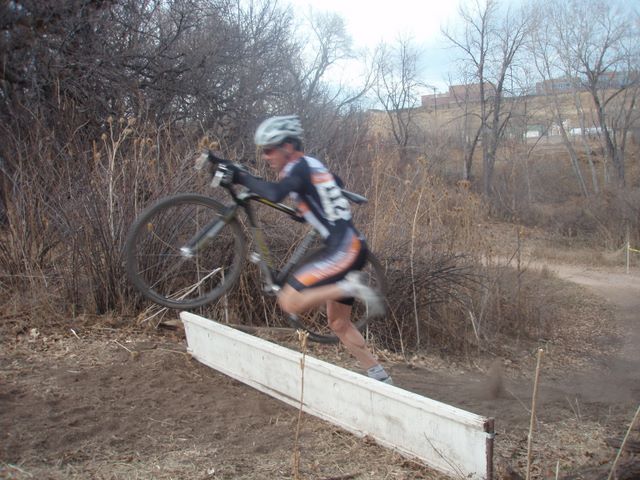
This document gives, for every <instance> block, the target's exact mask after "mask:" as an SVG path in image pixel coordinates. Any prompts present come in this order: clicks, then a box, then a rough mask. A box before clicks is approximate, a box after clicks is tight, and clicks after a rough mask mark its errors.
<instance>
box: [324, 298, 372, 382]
mask: <svg viewBox="0 0 640 480" xmlns="http://www.w3.org/2000/svg"><path fill="white" fill-rule="evenodd" d="M327 318H328V320H329V327H330V328H331V330H333V332H334V333H335V334H336V336H337V337H338V338H339V339H340V341H341V342H342V344H343V345H344V346H345V348H346V349H347V350H348V351H349V353H351V355H353V356H354V357H355V358H356V360H358V362H360V365H361V367H362V368H364V369H365V370H368V369H369V368H371V367H373V366H374V365H377V364H378V361H377V360H376V358H375V357H374V356H373V354H372V353H371V351H370V350H369V349H368V348H367V345H366V342H365V340H364V337H363V336H362V334H361V333H360V332H359V331H358V329H357V328H356V327H354V326H353V323H351V306H350V305H345V304H344V303H338V302H335V301H328V302H327Z"/></svg>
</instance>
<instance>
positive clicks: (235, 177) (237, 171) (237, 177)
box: [225, 163, 248, 183]
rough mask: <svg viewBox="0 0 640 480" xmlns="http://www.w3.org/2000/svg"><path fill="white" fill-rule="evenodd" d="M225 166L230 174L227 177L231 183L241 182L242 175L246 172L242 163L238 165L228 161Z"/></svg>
mask: <svg viewBox="0 0 640 480" xmlns="http://www.w3.org/2000/svg"><path fill="white" fill-rule="evenodd" d="M225 167H226V168H227V170H229V172H230V174H231V177H230V179H229V180H230V181H231V183H242V181H241V177H242V175H243V174H246V173H248V172H247V170H245V168H244V167H243V166H242V165H239V164H237V163H229V164H227V165H225Z"/></svg>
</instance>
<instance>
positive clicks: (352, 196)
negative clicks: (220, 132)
mask: <svg viewBox="0 0 640 480" xmlns="http://www.w3.org/2000/svg"><path fill="white" fill-rule="evenodd" d="M207 163H209V164H211V165H212V166H213V167H214V172H213V180H212V181H211V185H212V186H214V187H217V186H219V185H220V184H221V183H222V184H224V182H225V181H226V179H227V177H228V174H230V173H231V172H230V170H228V169H227V168H224V167H225V166H226V165H229V164H232V163H233V162H232V161H231V160H225V159H224V158H221V157H218V156H216V155H215V154H214V153H213V152H212V151H211V150H205V151H203V152H202V153H201V154H200V156H199V157H198V158H196V162H195V168H196V170H202V169H203V168H204V167H205V165H207ZM221 167H222V168H221ZM243 168H244V167H243ZM258 178H259V177H258ZM341 190H342V194H343V195H344V196H345V198H346V199H347V200H349V201H350V202H352V203H354V204H356V205H361V204H363V203H367V202H368V200H367V198H366V197H364V196H362V195H359V194H357V193H354V192H350V191H349V190H345V189H344V188H343V189H341Z"/></svg>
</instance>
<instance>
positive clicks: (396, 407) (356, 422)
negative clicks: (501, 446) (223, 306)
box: [180, 312, 494, 479]
mask: <svg viewBox="0 0 640 480" xmlns="http://www.w3.org/2000/svg"><path fill="white" fill-rule="evenodd" d="M180 316H181V318H182V321H183V323H184V326H185V331H186V336H187V344H188V351H189V352H190V353H191V355H193V356H194V357H195V358H196V359H197V360H198V361H200V362H202V363H204V364H205V365H208V366H209V367H211V368H214V369H216V370H218V371H220V372H222V373H224V374H226V375H228V376H230V377H233V378H235V379H237V380H239V381H241V382H243V383H246V384H247V385H250V386H252V387H254V388H256V389H258V390H260V391H261V392H264V393H266V394H268V395H271V396H273V397H275V398H277V399H279V400H282V401H283V402H285V403H288V404H290V405H293V406H294V407H299V405H300V389H301V370H300V359H301V357H302V354H301V353H300V352H295V351H293V350H290V349H287V348H284V347H281V346H279V345H276V344H273V343H271V342H268V341H266V340H263V339H260V338H257V337H254V336H252V335H249V334H246V333H243V332H240V331H238V330H235V329H233V328H230V327H227V326H224V325H221V324H219V323H216V322H214V321H212V320H209V319H206V318H203V317H200V316H198V315H194V314H192V313H188V312H182V313H181V314H180ZM303 410H304V411H305V412H307V413H310V414H312V415H315V416H317V417H320V418H322V419H324V420H326V421H328V422H331V423H333V424H335V425H338V426H340V427H342V428H344V429H345V430H348V431H350V432H352V433H354V434H356V435H359V436H364V435H368V436H370V437H373V438H374V439H375V440H376V441H377V442H378V443H379V444H381V445H384V446H385V447H389V448H392V449H394V450H396V451H398V452H399V453H401V454H403V455H405V456H407V457H410V458H414V459H418V460H420V461H422V462H423V463H425V464H426V465H428V466H430V467H432V468H434V469H436V470H439V471H441V472H444V473H446V474H449V475H451V476H454V477H456V478H457V477H464V478H473V479H491V478H492V476H493V459H492V457H493V437H494V430H493V429H494V425H493V419H491V418H484V417H480V416H478V415H475V414H473V413H469V412H466V411H464V410H461V409H459V408H455V407H452V406H450V405H447V404H445V403H441V402H437V401H435V400H431V399H429V398H425V397H422V396H420V395H417V394H415V393H411V392H408V391H406V390H402V389H401V388H397V387H394V386H392V385H387V384H385V383H382V382H379V381H376V380H372V379H370V378H368V377H366V376H364V375H360V374H357V373H355V372H351V371H349V370H346V369H344V368H340V367H337V366H335V365H332V364H330V363H327V362H323V361H321V360H318V359H316V358H314V357H310V356H307V357H306V360H305V371H304V405H303Z"/></svg>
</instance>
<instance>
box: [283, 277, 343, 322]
mask: <svg viewBox="0 0 640 480" xmlns="http://www.w3.org/2000/svg"><path fill="white" fill-rule="evenodd" d="M344 296H345V295H344V292H343V291H342V289H341V288H340V287H338V286H337V285H336V284H335V283H334V284H331V285H325V286H322V287H315V288H307V289H305V290H303V291H301V292H298V291H297V290H296V289H295V288H293V287H292V286H291V285H285V286H284V287H283V289H282V291H281V292H280V294H279V295H278V303H279V304H280V307H281V308H282V309H283V310H284V311H285V312H287V313H292V314H297V313H302V312H306V311H307V310H310V309H311V308H313V307H318V306H320V305H324V304H325V302H328V301H331V300H339V299H341V298H344Z"/></svg>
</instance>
